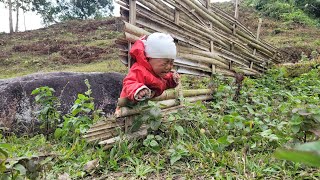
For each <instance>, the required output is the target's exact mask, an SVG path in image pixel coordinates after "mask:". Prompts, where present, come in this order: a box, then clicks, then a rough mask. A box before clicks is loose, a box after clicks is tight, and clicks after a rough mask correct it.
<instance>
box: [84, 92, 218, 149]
mask: <svg viewBox="0 0 320 180" xmlns="http://www.w3.org/2000/svg"><path fill="white" fill-rule="evenodd" d="M212 94H213V91H212V90H211V89H198V90H183V91H165V92H164V93H163V94H162V95H161V96H158V97H156V98H154V99H151V100H152V101H154V102H156V104H158V105H159V106H160V108H161V109H162V115H163V116H164V115H165V114H166V113H172V112H173V111H176V110H178V109H180V108H182V107H183V105H182V102H181V101H180V100H178V99H179V98H178V97H179V96H183V97H185V98H184V100H185V101H186V102H196V101H205V100H211V99H212V98H213V97H212ZM119 105H120V106H125V105H126V103H125V102H119ZM140 113H141V109H139V108H133V109H130V108H128V107H122V108H121V111H120V112H119V113H118V114H116V115H115V116H114V117H111V118H108V119H107V120H105V121H100V122H98V123H96V124H94V125H93V126H92V127H91V128H90V130H89V131H88V132H87V133H86V135H84V136H83V137H84V138H85V139H86V140H87V141H88V142H98V144H99V145H102V146H104V147H105V148H106V149H107V148H110V147H112V146H113V144H114V143H115V142H117V141H118V140H120V139H121V138H120V134H121V132H125V133H126V138H127V139H131V138H137V137H141V136H145V135H146V134H147V128H148V127H146V126H143V127H142V128H141V129H140V130H138V131H136V132H129V131H128V130H129V129H130V128H131V127H132V120H133V116H135V115H138V114H140Z"/></svg>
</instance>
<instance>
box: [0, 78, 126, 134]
mask: <svg viewBox="0 0 320 180" xmlns="http://www.w3.org/2000/svg"><path fill="white" fill-rule="evenodd" d="M123 78H124V75H122V74H119V73H71V72H55V73H37V74H32V75H27V76H23V77H19V78H12V79H4V80H0V127H2V129H5V130H7V131H8V132H14V133H16V134H29V133H34V131H35V129H37V128H38V127H39V121H38V120H37V117H36V113H35V112H36V111H37V110H39V105H37V104H36V103H35V100H34V98H35V95H31V92H32V91H33V90H34V89H36V88H38V87H42V86H49V87H51V88H53V89H54V90H55V94H54V95H55V96H56V97H58V99H59V100H60V103H61V105H60V109H59V111H61V113H62V114H67V113H68V112H69V111H70V108H71V107H72V105H73V104H74V101H75V100H76V99H77V95H78V94H79V93H81V94H84V93H85V92H86V91H87V90H88V88H87V86H86V84H85V79H88V81H89V83H90V85H91V89H92V94H91V96H92V97H93V98H94V102H95V108H98V109H102V110H103V111H104V112H105V113H106V115H108V114H112V113H113V112H114V110H115V108H116V103H117V100H118V97H119V95H120V91H121V89H122V80H123Z"/></svg>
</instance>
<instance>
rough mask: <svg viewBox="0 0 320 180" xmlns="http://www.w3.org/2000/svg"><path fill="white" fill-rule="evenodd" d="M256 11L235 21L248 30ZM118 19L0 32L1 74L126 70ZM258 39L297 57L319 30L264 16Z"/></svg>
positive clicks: (318, 42) (315, 45)
mask: <svg viewBox="0 0 320 180" xmlns="http://www.w3.org/2000/svg"><path fill="white" fill-rule="evenodd" d="M218 6H219V7H221V9H223V10H225V11H227V12H229V13H230V14H233V11H234V7H233V5H232V3H218ZM258 19H259V14H258V13H257V12H256V11H255V10H253V9H252V8H249V7H244V6H240V18H239V20H240V21H241V22H242V23H243V24H244V25H245V26H247V27H248V28H249V29H250V30H251V31H252V32H255V31H256V29H257V25H258V23H257V22H258ZM117 20H118V19H117V18H108V19H103V20H89V21H70V22H65V23H59V24H55V25H52V26H49V27H47V28H43V29H39V30H32V31H27V32H20V33H16V34H13V35H9V34H0V71H1V72H2V73H1V74H0V79H2V78H10V77H17V76H22V75H26V74H30V73H35V72H51V71H78V72H92V71H96V72H112V71H116V72H121V73H125V72H126V67H125V66H124V65H122V64H121V63H120V61H119V59H118V56H117V54H118V50H117V48H116V47H115V42H114V41H115V39H116V38H117V37H118V36H119V35H120V32H119V31H118V30H117V26H116V25H115V22H116V21H117ZM260 37H261V38H262V39H264V40H266V41H268V42H270V43H271V44H272V45H274V46H276V47H279V49H280V50H282V51H283V52H284V53H285V54H287V55H288V56H289V57H290V61H293V62H296V61H298V60H300V59H301V53H302V52H304V53H305V54H306V55H307V56H310V55H311V52H312V51H315V50H317V51H318V52H320V31H319V29H317V28H314V27H305V26H302V25H289V24H286V23H284V22H278V21H275V20H272V19H268V18H264V19H263V24H262V29H261V36H260Z"/></svg>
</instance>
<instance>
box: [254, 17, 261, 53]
mask: <svg viewBox="0 0 320 180" xmlns="http://www.w3.org/2000/svg"><path fill="white" fill-rule="evenodd" d="M261 25H262V18H259V23H258V29H257V37H256V40H258V41H259V39H260V30H261ZM256 53H257V49H254V50H253V55H256Z"/></svg>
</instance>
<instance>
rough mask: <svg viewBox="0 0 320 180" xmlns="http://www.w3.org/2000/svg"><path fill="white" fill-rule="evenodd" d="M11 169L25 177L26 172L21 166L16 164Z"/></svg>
mask: <svg viewBox="0 0 320 180" xmlns="http://www.w3.org/2000/svg"><path fill="white" fill-rule="evenodd" d="M13 169H15V170H17V171H19V172H20V174H21V175H25V174H26V173H27V170H26V168H25V167H24V166H22V165H21V164H16V165H15V166H14V167H13Z"/></svg>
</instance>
